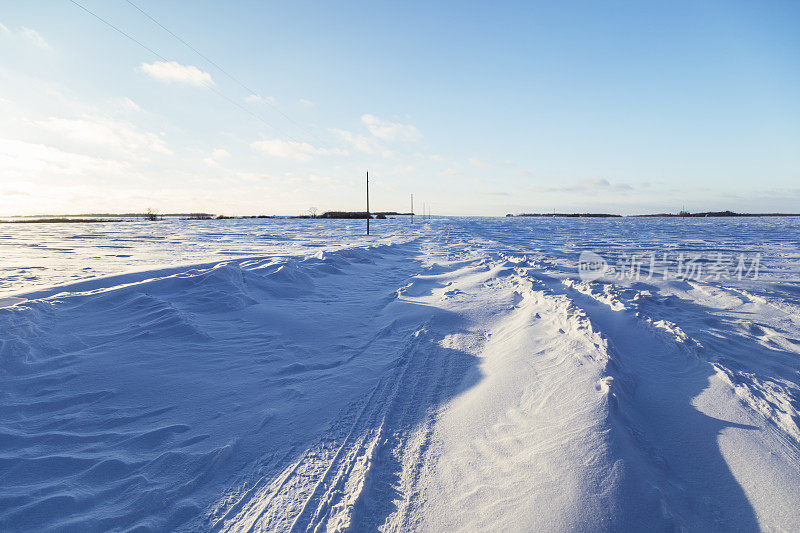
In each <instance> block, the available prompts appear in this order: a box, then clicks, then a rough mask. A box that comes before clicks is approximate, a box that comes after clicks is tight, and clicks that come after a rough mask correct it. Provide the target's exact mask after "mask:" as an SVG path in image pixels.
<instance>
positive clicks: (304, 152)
mask: <svg viewBox="0 0 800 533" xmlns="http://www.w3.org/2000/svg"><path fill="white" fill-rule="evenodd" d="M250 146H251V147H252V148H253V149H254V150H257V151H259V152H262V153H265V154H267V155H269V156H272V157H278V158H281V159H293V160H295V161H310V160H312V159H314V157H316V156H318V155H347V152H346V151H345V150H339V149H332V150H329V149H327V148H317V147H315V146H312V145H310V144H308V143H304V142H297V141H283V140H280V139H266V140H263V141H256V142H253V143H251V144H250Z"/></svg>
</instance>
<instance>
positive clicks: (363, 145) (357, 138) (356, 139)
mask: <svg viewBox="0 0 800 533" xmlns="http://www.w3.org/2000/svg"><path fill="white" fill-rule="evenodd" d="M330 131H332V132H333V133H335V134H336V135H338V136H339V137H341V138H342V139H343V140H344V141H345V142H346V143H347V144H349V145H350V146H352V147H353V148H355V149H356V150H358V151H359V152H364V153H367V154H372V153H375V152H376V151H378V150H379V149H380V146H379V145H378V142H377V140H376V139H375V138H374V137H367V136H366V135H357V134H355V133H353V132H352V131H347V130H340V129H336V128H332V129H331V130H330Z"/></svg>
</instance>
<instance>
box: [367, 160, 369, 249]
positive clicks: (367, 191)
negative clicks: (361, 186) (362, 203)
mask: <svg viewBox="0 0 800 533" xmlns="http://www.w3.org/2000/svg"><path fill="white" fill-rule="evenodd" d="M367 235H369V170H367Z"/></svg>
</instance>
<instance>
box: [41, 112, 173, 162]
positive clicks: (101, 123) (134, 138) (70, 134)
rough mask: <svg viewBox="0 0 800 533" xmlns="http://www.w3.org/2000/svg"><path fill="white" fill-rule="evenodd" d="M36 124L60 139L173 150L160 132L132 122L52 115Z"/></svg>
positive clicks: (109, 146) (124, 148) (114, 147)
mask: <svg viewBox="0 0 800 533" xmlns="http://www.w3.org/2000/svg"><path fill="white" fill-rule="evenodd" d="M34 124H35V125H36V126H38V127H39V128H41V129H43V130H45V131H47V132H51V133H55V134H57V135H58V136H59V138H61V139H65V140H68V141H72V142H74V143H77V144H79V145H82V146H88V147H90V148H92V149H95V148H98V147H100V148H107V149H111V150H114V151H116V152H119V153H125V154H130V153H132V152H145V153H146V154H145V155H147V154H149V153H159V154H166V155H170V154H172V151H171V150H170V149H169V148H168V147H167V144H166V143H165V142H164V140H163V139H162V138H161V137H160V136H158V135H156V134H155V133H148V132H142V131H140V130H139V129H138V128H137V127H136V126H134V125H133V124H131V123H130V122H121V121H116V120H112V119H109V118H106V117H97V116H88V115H87V116H83V117H81V118H78V119H68V118H58V117H50V118H48V119H46V120H40V121H37V122H34Z"/></svg>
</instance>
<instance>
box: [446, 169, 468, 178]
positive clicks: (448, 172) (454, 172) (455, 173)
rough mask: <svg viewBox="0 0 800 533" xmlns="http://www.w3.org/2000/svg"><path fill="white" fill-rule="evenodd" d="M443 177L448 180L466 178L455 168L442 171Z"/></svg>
mask: <svg viewBox="0 0 800 533" xmlns="http://www.w3.org/2000/svg"><path fill="white" fill-rule="evenodd" d="M442 176H444V177H446V178H462V177H464V173H463V172H461V171H460V170H456V169H454V168H448V169H446V170H443V171H442Z"/></svg>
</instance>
